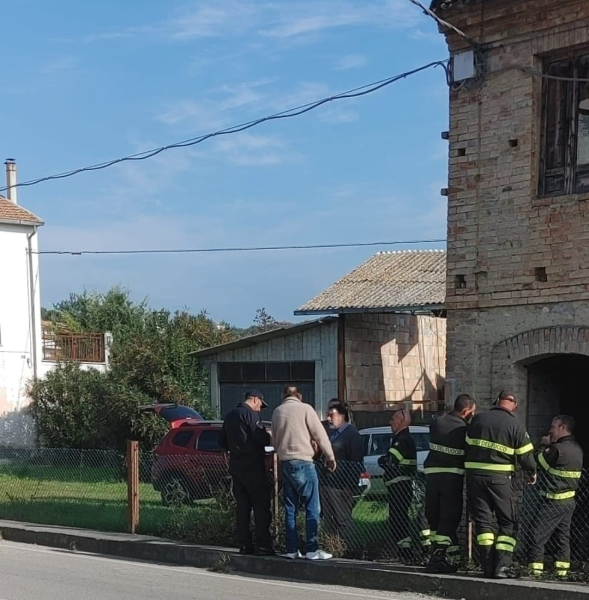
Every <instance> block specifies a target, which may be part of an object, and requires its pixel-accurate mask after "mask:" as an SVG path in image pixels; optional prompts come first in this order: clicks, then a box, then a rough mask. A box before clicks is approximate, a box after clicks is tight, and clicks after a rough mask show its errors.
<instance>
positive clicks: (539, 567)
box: [528, 563, 544, 577]
mask: <svg viewBox="0 0 589 600" xmlns="http://www.w3.org/2000/svg"><path fill="white" fill-rule="evenodd" d="M528 570H529V571H530V573H531V574H532V575H535V576H536V577H538V576H540V575H542V574H543V573H544V563H530V564H529V565H528Z"/></svg>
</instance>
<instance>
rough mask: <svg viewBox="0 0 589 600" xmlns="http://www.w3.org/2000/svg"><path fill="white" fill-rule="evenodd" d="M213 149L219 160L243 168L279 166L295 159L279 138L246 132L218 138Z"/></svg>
mask: <svg viewBox="0 0 589 600" xmlns="http://www.w3.org/2000/svg"><path fill="white" fill-rule="evenodd" d="M214 148H215V150H214V151H215V153H216V154H217V155H218V156H220V157H221V158H224V159H225V160H228V161H229V162H232V163H234V164H237V165H240V166H244V167H264V166H274V165H280V164H283V163H285V162H290V161H293V160H296V158H297V157H296V156H295V155H294V154H293V153H292V152H291V151H290V150H289V149H288V147H287V146H286V144H285V143H284V142H283V141H282V140H281V139H280V138H279V137H277V136H271V135H257V134H253V133H248V132H243V133H237V134H232V135H230V136H227V137H223V138H219V139H218V140H216V141H215V144H214Z"/></svg>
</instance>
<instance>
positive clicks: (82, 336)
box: [43, 331, 106, 363]
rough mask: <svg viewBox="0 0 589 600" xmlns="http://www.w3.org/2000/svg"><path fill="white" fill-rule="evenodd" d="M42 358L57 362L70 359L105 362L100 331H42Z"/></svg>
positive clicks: (85, 361)
mask: <svg viewBox="0 0 589 600" xmlns="http://www.w3.org/2000/svg"><path fill="white" fill-rule="evenodd" d="M43 360H46V361H49V362H59V361H61V360H70V361H73V362H80V363H104V362H106V356H105V344H104V335H103V334H102V333H52V332H49V331H44V332H43Z"/></svg>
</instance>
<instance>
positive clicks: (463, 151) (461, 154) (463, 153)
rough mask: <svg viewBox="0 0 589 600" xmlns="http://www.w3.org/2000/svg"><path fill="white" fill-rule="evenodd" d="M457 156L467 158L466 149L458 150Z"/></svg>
mask: <svg viewBox="0 0 589 600" xmlns="http://www.w3.org/2000/svg"><path fill="white" fill-rule="evenodd" d="M456 154H457V156H466V148H458V151H457V152H456Z"/></svg>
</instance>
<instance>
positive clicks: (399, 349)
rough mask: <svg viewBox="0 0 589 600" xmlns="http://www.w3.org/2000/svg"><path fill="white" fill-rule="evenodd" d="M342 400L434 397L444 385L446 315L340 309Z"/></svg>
mask: <svg viewBox="0 0 589 600" xmlns="http://www.w3.org/2000/svg"><path fill="white" fill-rule="evenodd" d="M345 340H346V356H345V362H346V389H347V400H348V402H349V403H350V405H351V407H352V409H353V410H356V411H382V410H385V409H388V408H390V407H391V405H393V404H394V403H397V402H408V403H411V404H412V405H413V408H415V409H418V408H420V407H423V406H424V405H425V404H427V403H437V402H438V399H439V396H440V393H441V391H442V390H443V387H444V373H445V359H446V320H445V319H443V318H436V317H432V316H425V315H417V316H414V315H398V314H369V313H366V314H359V315H346V325H345Z"/></svg>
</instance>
